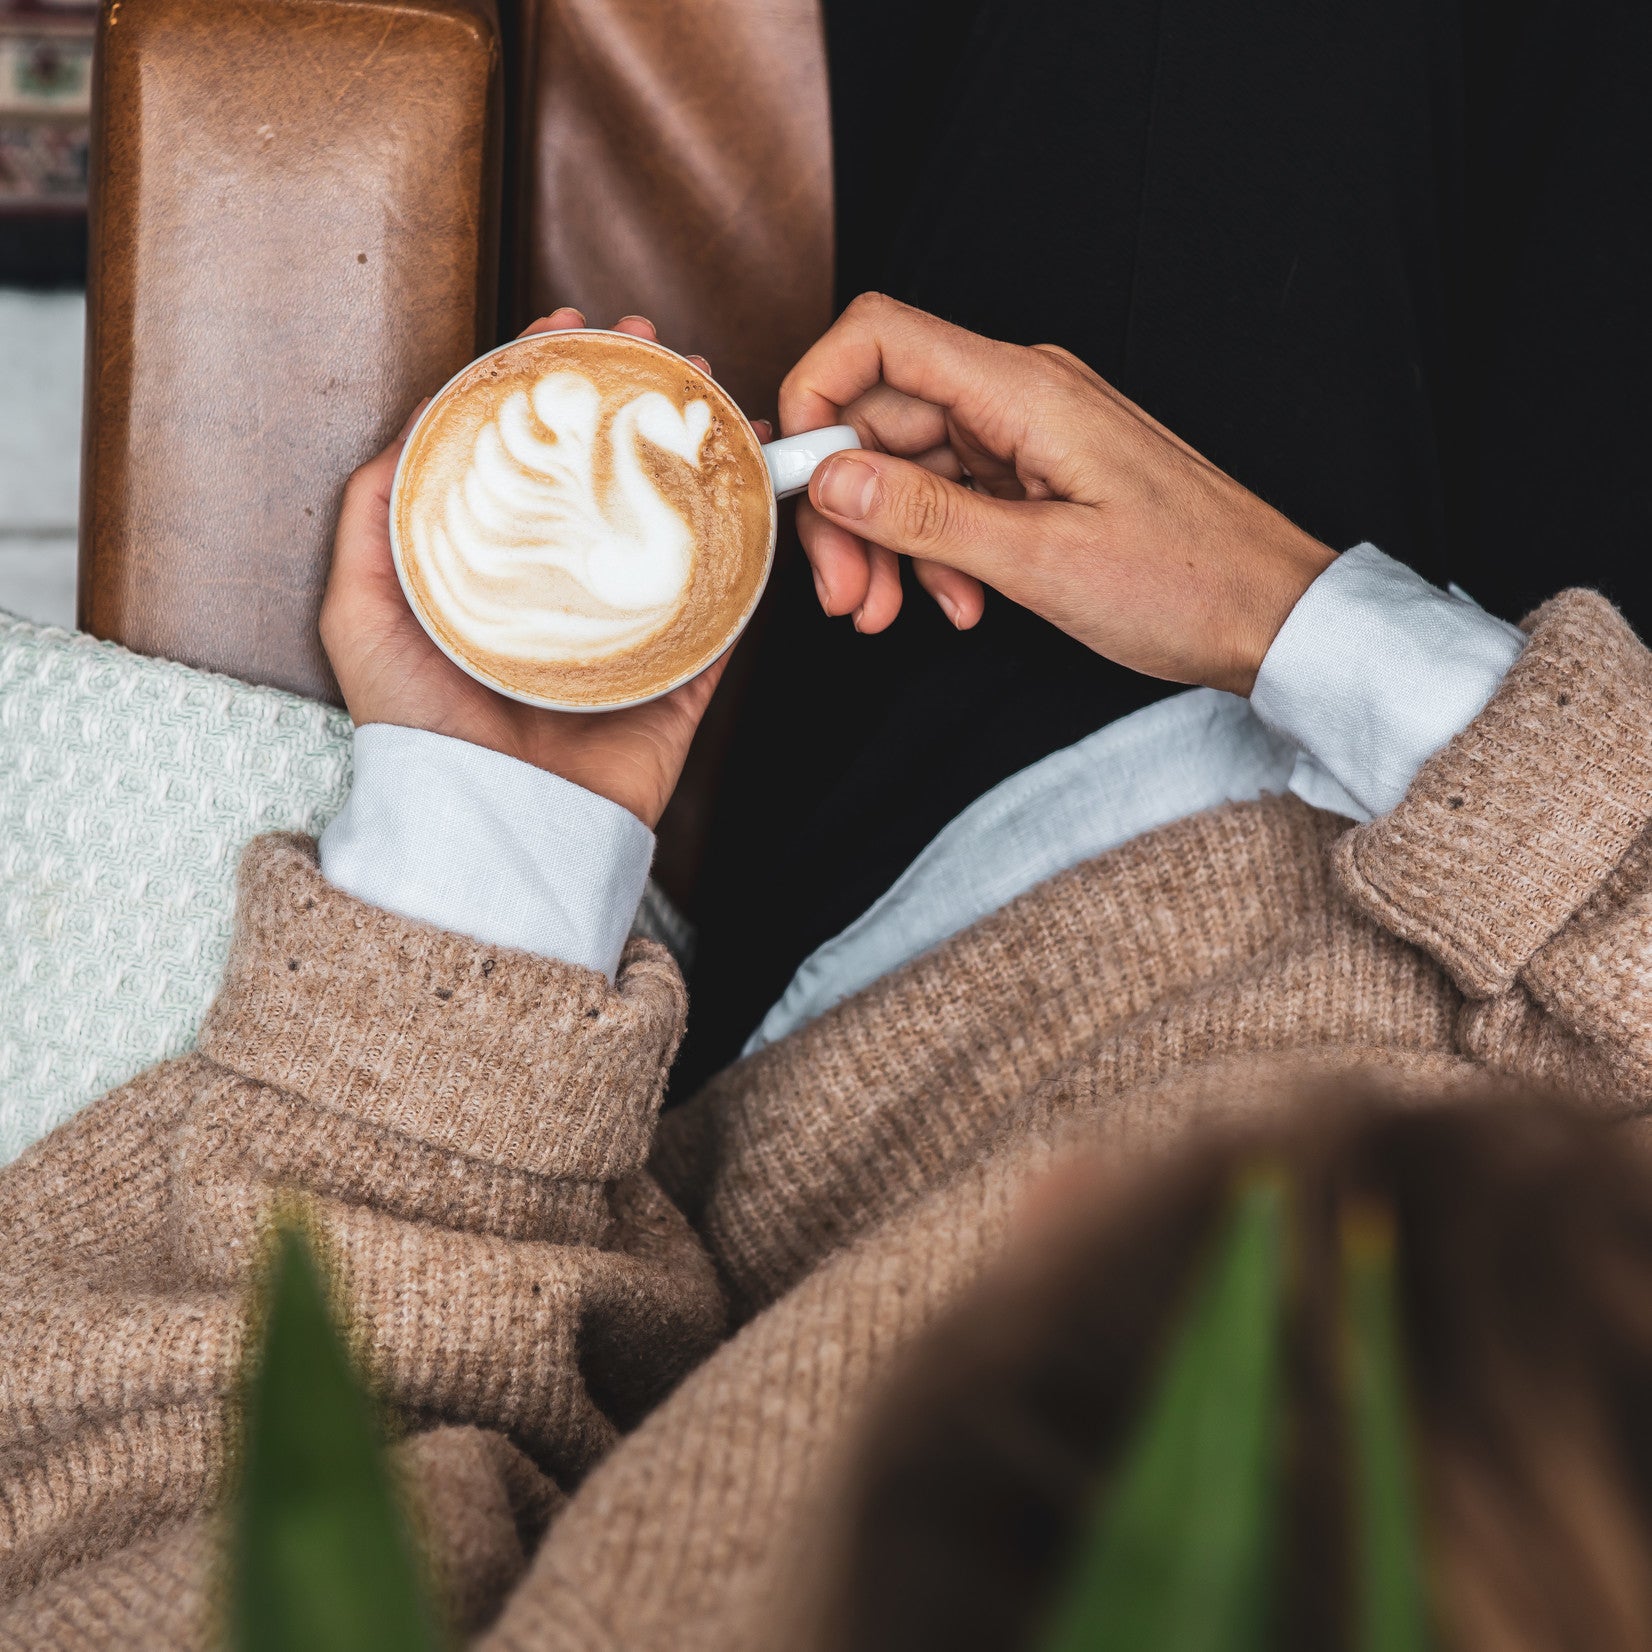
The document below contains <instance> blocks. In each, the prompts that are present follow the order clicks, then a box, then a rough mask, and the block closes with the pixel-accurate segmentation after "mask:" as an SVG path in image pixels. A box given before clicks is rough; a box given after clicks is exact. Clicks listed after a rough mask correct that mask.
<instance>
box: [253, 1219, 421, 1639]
mask: <svg viewBox="0 0 1652 1652" xmlns="http://www.w3.org/2000/svg"><path fill="white" fill-rule="evenodd" d="M229 1583H230V1592H229V1602H228V1606H229V1630H230V1643H231V1645H232V1646H233V1647H235V1648H236V1649H237V1652H435V1649H436V1648H437V1647H438V1646H439V1644H440V1636H439V1635H438V1634H437V1631H436V1629H435V1623H436V1618H435V1614H434V1613H433V1611H432V1610H431V1605H430V1597H429V1592H428V1590H427V1588H426V1587H425V1583H424V1579H423V1577H422V1574H421V1571H420V1568H419V1565H418V1563H417V1560H416V1558H415V1554H414V1549H413V1544H412V1541H411V1537H410V1533H409V1530H408V1526H407V1522H406V1520H405V1519H404V1518H403V1515H402V1512H401V1509H400V1507H399V1506H398V1504H397V1502H396V1498H395V1496H394V1493H393V1490H392V1485H391V1479H390V1474H389V1470H388V1465H387V1464H386V1461H385V1457H384V1451H383V1446H382V1443H381V1440H380V1435H379V1429H378V1425H377V1418H376V1417H375V1414H374V1409H373V1405H372V1403H371V1401H370V1400H369V1398H368V1396H367V1393H366V1391H365V1389H364V1388H363V1387H362V1384H361V1383H360V1381H359V1380H358V1378H357V1376H356V1374H355V1371H354V1369H353V1367H352V1365H351V1363H350V1358H349V1355H348V1353H347V1352H346V1350H345V1347H344V1343H343V1340H342V1338H341V1337H340V1335H339V1333H338V1331H337V1330H336V1329H335V1327H334V1325H333V1322H332V1319H331V1316H330V1315H329V1313H328V1310H327V1300H326V1293H325V1291H324V1289H323V1286H322V1279H321V1274H320V1270H319V1269H318V1267H317V1265H316V1261H315V1258H314V1256H313V1254H312V1252H311V1250H310V1246H309V1244H308V1243H307V1242H306V1240H305V1239H304V1237H303V1235H302V1234H301V1233H300V1232H299V1231H298V1230H297V1229H295V1228H293V1227H286V1226H284V1227H282V1228H281V1229H279V1231H278V1232H277V1234H276V1236H275V1242H274V1244H273V1246H272V1250H271V1257H270V1276H269V1279H268V1282H267V1293H266V1311H265V1319H264V1334H263V1344H262V1347H261V1349H260V1354H259V1359H258V1364H257V1367H256V1368H255V1370H254V1371H253V1373H252V1375H251V1380H250V1382H249V1385H248V1393H247V1400H246V1437H245V1442H244V1456H243V1461H242V1479H241V1485H240V1490H239V1502H238V1506H237V1507H236V1510H235V1517H234V1525H233V1528H232V1533H231V1553H230V1578H229Z"/></svg>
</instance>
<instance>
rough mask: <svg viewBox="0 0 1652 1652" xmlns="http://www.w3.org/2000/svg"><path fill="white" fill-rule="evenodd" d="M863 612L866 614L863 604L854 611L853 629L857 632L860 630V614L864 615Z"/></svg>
mask: <svg viewBox="0 0 1652 1652" xmlns="http://www.w3.org/2000/svg"><path fill="white" fill-rule="evenodd" d="M865 612H866V607H865V604H862V605H861V606H860V607H859V608H857V609H856V610H855V615H854V619H855V629H856V630H857V631H858V630H859V629H860V616H861V615H862V614H864V613H865Z"/></svg>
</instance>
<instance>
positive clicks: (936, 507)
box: [892, 471, 952, 545]
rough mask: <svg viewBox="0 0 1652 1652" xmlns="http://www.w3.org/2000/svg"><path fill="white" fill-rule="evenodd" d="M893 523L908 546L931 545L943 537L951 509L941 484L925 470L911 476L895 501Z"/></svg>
mask: <svg viewBox="0 0 1652 1652" xmlns="http://www.w3.org/2000/svg"><path fill="white" fill-rule="evenodd" d="M892 503H893V506H894V515H895V524H896V527H897V528H898V530H899V532H900V534H901V537H902V539H903V540H905V542H906V543H907V544H910V545H933V544H935V543H936V542H937V541H939V540H942V539H944V538H945V537H946V533H947V528H948V525H949V518H950V517H951V514H952V513H951V509H950V507H949V504H948V501H947V497H946V494H945V491H944V490H943V488H942V486H941V484H940V482H939V481H938V480H937V479H936V478H935V477H934V476H932V475H930V474H929V473H928V472H927V471H924V472H920V473H919V474H918V475H917V476H914V477H913V478H912V479H911V481H910V482H909V484H908V485H907V486H906V487H903V488H901V489H900V490H899V491H898V492H897V494H896V496H895V498H894V500H893V501H892Z"/></svg>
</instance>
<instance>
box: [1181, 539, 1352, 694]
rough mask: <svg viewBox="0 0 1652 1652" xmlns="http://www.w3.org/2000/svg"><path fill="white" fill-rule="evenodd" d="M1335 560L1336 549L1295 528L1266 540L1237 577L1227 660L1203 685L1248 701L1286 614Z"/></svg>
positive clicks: (1286, 617) (1289, 613)
mask: <svg viewBox="0 0 1652 1652" xmlns="http://www.w3.org/2000/svg"><path fill="white" fill-rule="evenodd" d="M1287 527H1289V524H1287ZM1335 561H1336V552H1335V551H1333V550H1332V549H1331V548H1330V547H1329V546H1328V545H1322V544H1321V543H1320V542H1319V541H1318V540H1317V539H1315V538H1314V537H1313V536H1312V535H1311V534H1307V533H1303V532H1302V531H1301V530H1300V529H1298V528H1294V527H1291V528H1290V531H1289V532H1288V533H1287V534H1285V535H1283V536H1281V537H1279V538H1278V539H1276V540H1274V541H1272V542H1270V543H1269V544H1268V545H1267V546H1266V548H1265V549H1264V551H1263V553H1262V554H1261V555H1260V556H1259V557H1257V558H1256V560H1255V562H1254V563H1253V565H1252V567H1250V568H1247V569H1246V570H1245V572H1244V574H1243V576H1242V578H1243V580H1244V587H1243V590H1242V593H1241V600H1240V601H1238V602H1236V603H1235V604H1234V605H1233V614H1234V624H1233V627H1232V629H1231V631H1230V634H1229V646H1228V649H1227V652H1226V659H1225V661H1224V663H1223V666H1222V669H1221V671H1220V672H1219V673H1218V674H1217V675H1216V676H1214V677H1213V678H1212V679H1211V680H1210V681H1208V682H1207V685H1206V686H1207V687H1210V688H1220V689H1225V690H1226V691H1227V692H1228V693H1230V694H1238V695H1241V696H1244V697H1247V698H1248V697H1249V695H1250V692H1251V690H1252V689H1253V688H1254V687H1255V686H1256V674H1257V672H1259V671H1260V670H1261V669H1262V662H1263V660H1265V659H1266V658H1267V656H1268V650H1269V649H1270V648H1272V647H1273V640H1274V638H1275V637H1277V636H1278V635H1279V632H1280V629H1281V627H1282V626H1283V625H1284V623H1285V621H1286V620H1288V619H1289V618H1290V617H1291V611H1292V610H1293V609H1294V608H1295V607H1296V605H1297V603H1299V602H1300V601H1301V600H1302V598H1303V596H1304V594H1305V593H1306V592H1307V590H1308V587H1309V586H1311V585H1312V584H1313V583H1314V581H1315V580H1316V579H1318V578H1319V576H1320V575H1321V574H1322V573H1324V572H1325V570H1326V569H1327V568H1329V567H1330V566H1331V564H1332V563H1333V562H1335Z"/></svg>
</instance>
